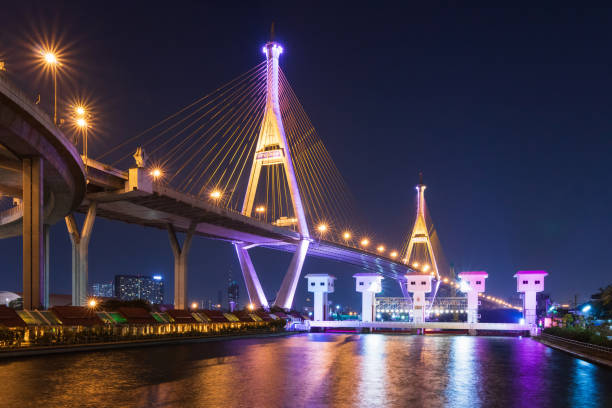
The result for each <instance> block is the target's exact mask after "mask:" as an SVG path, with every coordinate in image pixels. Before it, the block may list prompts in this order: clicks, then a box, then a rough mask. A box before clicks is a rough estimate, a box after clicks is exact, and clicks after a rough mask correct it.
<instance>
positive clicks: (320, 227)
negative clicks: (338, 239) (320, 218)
mask: <svg viewBox="0 0 612 408" xmlns="http://www.w3.org/2000/svg"><path fill="white" fill-rule="evenodd" d="M317 231H319V232H320V233H321V234H323V233H325V231H327V224H323V223H322V224H319V225H318V226H317Z"/></svg>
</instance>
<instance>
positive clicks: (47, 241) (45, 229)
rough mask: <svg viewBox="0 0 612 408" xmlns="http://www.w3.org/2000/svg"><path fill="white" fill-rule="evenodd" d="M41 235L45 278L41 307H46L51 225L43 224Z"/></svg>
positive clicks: (47, 304) (47, 306) (47, 303)
mask: <svg viewBox="0 0 612 408" xmlns="http://www.w3.org/2000/svg"><path fill="white" fill-rule="evenodd" d="M43 236H44V238H43V239H44V250H45V278H44V282H45V284H44V288H45V291H44V294H43V308H45V309H48V308H49V306H50V304H49V284H50V281H49V275H50V269H49V255H50V246H51V226H50V225H48V224H45V225H44V226H43Z"/></svg>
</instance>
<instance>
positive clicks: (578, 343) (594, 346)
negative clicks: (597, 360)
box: [540, 333, 612, 356]
mask: <svg viewBox="0 0 612 408" xmlns="http://www.w3.org/2000/svg"><path fill="white" fill-rule="evenodd" d="M540 337H542V338H543V339H545V340H546V339H549V340H554V341H560V342H563V343H567V344H572V345H574V346H580V347H585V348H589V349H591V350H597V351H601V352H604V353H609V354H610V355H611V356H612V348H611V347H604V346H598V345H597V344H590V343H585V342H582V341H577V340H571V339H566V338H565V337H559V336H553V335H552V334H546V333H542V334H541V335H540Z"/></svg>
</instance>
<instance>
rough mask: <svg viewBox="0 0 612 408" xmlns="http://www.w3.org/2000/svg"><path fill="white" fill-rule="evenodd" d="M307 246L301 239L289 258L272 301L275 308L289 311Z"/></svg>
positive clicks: (304, 240)
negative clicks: (289, 260)
mask: <svg viewBox="0 0 612 408" xmlns="http://www.w3.org/2000/svg"><path fill="white" fill-rule="evenodd" d="M309 245H310V241H308V240H307V239H303V240H301V241H300V242H299V243H298V244H297V248H296V250H295V254H293V258H291V263H290V264H289V269H288V270H287V273H286V274H285V277H284V278H283V282H282V284H281V287H280V289H279V291H278V296H277V297H276V300H275V301H274V305H275V306H279V307H282V308H283V309H286V310H288V309H291V305H293V297H294V296H295V290H296V288H297V284H298V279H299V278H300V274H301V273H302V267H303V266H304V260H305V258H306V253H307V252H308V246H309Z"/></svg>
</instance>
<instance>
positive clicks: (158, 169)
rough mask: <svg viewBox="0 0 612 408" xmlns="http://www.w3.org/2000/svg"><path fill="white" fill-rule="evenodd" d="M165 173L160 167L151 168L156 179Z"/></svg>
mask: <svg viewBox="0 0 612 408" xmlns="http://www.w3.org/2000/svg"><path fill="white" fill-rule="evenodd" d="M163 174H164V173H163V172H162V171H161V169H160V168H159V167H156V168H154V169H153V170H151V176H153V178H154V179H156V180H157V179H158V178H160V177H161V176H162V175H163Z"/></svg>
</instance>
